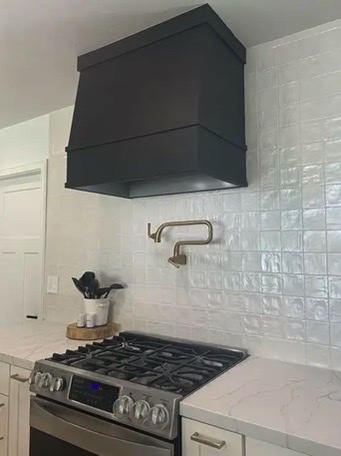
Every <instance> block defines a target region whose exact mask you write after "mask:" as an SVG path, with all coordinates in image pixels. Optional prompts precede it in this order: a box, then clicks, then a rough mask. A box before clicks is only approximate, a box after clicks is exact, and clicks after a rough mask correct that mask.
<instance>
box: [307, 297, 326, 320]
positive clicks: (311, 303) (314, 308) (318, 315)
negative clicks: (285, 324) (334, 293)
mask: <svg viewBox="0 0 341 456" xmlns="http://www.w3.org/2000/svg"><path fill="white" fill-rule="evenodd" d="M306 312H307V319H308V320H319V321H328V319H329V306H328V299H320V298H307V299H306Z"/></svg>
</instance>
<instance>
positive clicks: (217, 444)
mask: <svg viewBox="0 0 341 456" xmlns="http://www.w3.org/2000/svg"><path fill="white" fill-rule="evenodd" d="M191 440H193V442H197V443H202V444H203V445H207V446H210V447H212V448H216V449H217V450H221V449H222V448H223V447H224V446H225V445H226V442H225V440H219V439H214V438H212V437H207V436H206V435H203V434H199V432H195V433H194V434H193V435H192V436H191Z"/></svg>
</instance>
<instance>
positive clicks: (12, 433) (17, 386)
mask: <svg viewBox="0 0 341 456" xmlns="http://www.w3.org/2000/svg"><path fill="white" fill-rule="evenodd" d="M29 376H30V371H29V370H26V369H21V368H19V367H15V366H12V367H11V380H10V406H9V432H8V456H29V438H30V427H29V418H30V392H29V384H28V379H29Z"/></svg>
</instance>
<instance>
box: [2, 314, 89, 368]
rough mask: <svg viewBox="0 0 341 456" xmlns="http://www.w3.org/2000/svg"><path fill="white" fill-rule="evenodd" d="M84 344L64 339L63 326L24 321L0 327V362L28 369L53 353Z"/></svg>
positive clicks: (64, 330)
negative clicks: (19, 323) (20, 323)
mask: <svg viewBox="0 0 341 456" xmlns="http://www.w3.org/2000/svg"><path fill="white" fill-rule="evenodd" d="M85 343H86V342H84V341H79V340H70V339H67V337H66V325H65V324H60V323H48V322H36V321H34V322H25V323H24V324H22V325H14V326H8V325H7V326H5V325H1V324H0V361H3V362H6V363H9V364H14V365H16V366H19V367H22V368H24V369H32V368H33V366H34V363H35V361H38V360H39V359H43V358H48V357H50V356H52V354H53V353H54V352H57V353H58V352H60V353H62V352H65V350H67V349H68V348H70V349H74V348H77V347H78V346H79V345H84V344H85Z"/></svg>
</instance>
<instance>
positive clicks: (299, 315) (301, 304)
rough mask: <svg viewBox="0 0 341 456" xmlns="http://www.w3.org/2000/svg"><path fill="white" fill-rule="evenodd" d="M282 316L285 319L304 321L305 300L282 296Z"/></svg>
mask: <svg viewBox="0 0 341 456" xmlns="http://www.w3.org/2000/svg"><path fill="white" fill-rule="evenodd" d="M283 314H284V315H285V316H286V317H291V318H296V319H300V320H303V319H305V315H306V313H305V299H304V298H301V297H297V296H284V297H283Z"/></svg>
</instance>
